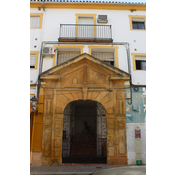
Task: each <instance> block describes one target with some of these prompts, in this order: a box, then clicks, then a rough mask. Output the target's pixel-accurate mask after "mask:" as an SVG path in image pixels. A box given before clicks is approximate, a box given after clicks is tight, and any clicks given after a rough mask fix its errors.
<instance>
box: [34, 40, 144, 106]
mask: <svg viewBox="0 0 175 175" xmlns="http://www.w3.org/2000/svg"><path fill="white" fill-rule="evenodd" d="M43 44H58V45H62V44H64V45H66V44H70V43H67V42H66V43H65V42H58V41H42V43H41V51H40V66H39V75H40V74H41V73H42V65H43V56H42V47H43ZM71 44H76V45H79V44H80V45H82V44H83V45H97V43H86V42H71ZM98 45H123V46H125V48H126V53H127V62H128V73H129V74H130V75H131V62H130V44H129V43H128V42H113V43H98ZM131 76H132V75H131ZM129 82H130V94H131V100H130V102H128V104H132V87H134V89H135V91H138V87H146V85H134V84H132V78H131V77H130V81H129ZM39 84H40V79H39V76H38V89H37V91H38V93H37V95H39ZM38 97H39V96H38Z"/></svg>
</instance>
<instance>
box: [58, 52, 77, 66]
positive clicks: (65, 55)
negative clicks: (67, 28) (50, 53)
mask: <svg viewBox="0 0 175 175" xmlns="http://www.w3.org/2000/svg"><path fill="white" fill-rule="evenodd" d="M78 55H80V52H58V64H61V63H64V62H66V61H68V60H70V59H71V58H74V57H76V56H78Z"/></svg>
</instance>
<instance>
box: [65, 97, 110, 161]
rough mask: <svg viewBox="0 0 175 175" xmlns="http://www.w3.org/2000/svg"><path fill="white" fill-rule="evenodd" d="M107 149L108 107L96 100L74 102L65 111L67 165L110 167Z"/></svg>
mask: <svg viewBox="0 0 175 175" xmlns="http://www.w3.org/2000/svg"><path fill="white" fill-rule="evenodd" d="M77 126H78V127H77ZM84 143H86V144H85V145H84ZM77 145H78V146H77ZM106 146H107V125H106V110H105V108H104V106H103V105H102V104H101V103H99V102H97V101H92V100H86V101H83V100H76V101H72V102H70V103H69V104H68V105H67V106H66V107H65V109H64V118H63V142H62V161H63V163H83V162H84V163H85V162H86V163H106V162H107V149H106ZM75 149H76V151H75ZM82 150H85V151H82ZM92 157H93V158H92Z"/></svg>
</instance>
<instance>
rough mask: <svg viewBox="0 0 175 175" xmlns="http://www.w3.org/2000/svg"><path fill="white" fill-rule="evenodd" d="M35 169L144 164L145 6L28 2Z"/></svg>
mask: <svg viewBox="0 0 175 175" xmlns="http://www.w3.org/2000/svg"><path fill="white" fill-rule="evenodd" d="M32 96H36V97H37V99H38V104H37V113H36V114H35V113H34V112H32V113H31V123H30V129H31V132H30V153H31V165H37V166H38V165H47V166H54V165H61V164H64V163H107V164H116V165H121V164H146V127H145V118H146V4H143V3H117V2H115V3H114V2H94V1H93V2H91V1H89V2H87V1H86V2H81V1H80V2H78V1H52V0H50V1H46V0H36V1H33V0H30V97H32Z"/></svg>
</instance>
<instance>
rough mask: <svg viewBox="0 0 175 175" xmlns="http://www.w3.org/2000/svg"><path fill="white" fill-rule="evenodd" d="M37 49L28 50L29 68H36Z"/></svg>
mask: <svg viewBox="0 0 175 175" xmlns="http://www.w3.org/2000/svg"><path fill="white" fill-rule="evenodd" d="M38 54H39V51H31V52H30V68H32V69H37V64H38Z"/></svg>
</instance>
